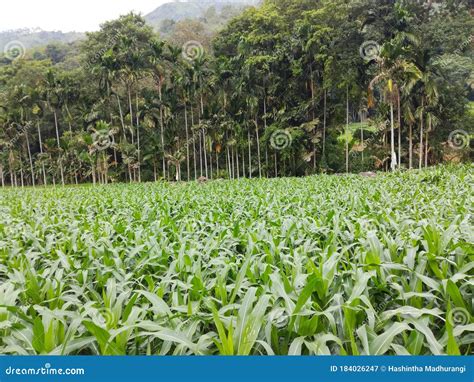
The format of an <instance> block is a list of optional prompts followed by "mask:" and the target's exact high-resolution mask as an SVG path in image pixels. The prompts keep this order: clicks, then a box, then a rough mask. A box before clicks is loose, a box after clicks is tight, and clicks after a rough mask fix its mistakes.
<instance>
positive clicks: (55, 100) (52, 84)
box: [44, 70, 65, 186]
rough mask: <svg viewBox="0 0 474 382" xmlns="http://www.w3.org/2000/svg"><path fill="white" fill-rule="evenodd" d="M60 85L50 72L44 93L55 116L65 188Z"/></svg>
mask: <svg viewBox="0 0 474 382" xmlns="http://www.w3.org/2000/svg"><path fill="white" fill-rule="evenodd" d="M60 86H61V85H60V83H59V81H58V79H57V77H56V74H55V73H54V71H53V70H48V72H47V73H46V78H45V83H44V91H45V96H46V103H47V105H48V107H49V109H50V110H51V112H52V113H53V115H54V127H55V131H56V143H57V148H58V163H59V169H60V173H61V183H62V185H63V186H64V184H65V182H64V168H63V163H62V156H61V141H60V138H59V121H58V110H59V109H61V106H62V103H63V100H62V94H61V87H60Z"/></svg>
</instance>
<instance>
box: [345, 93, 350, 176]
mask: <svg viewBox="0 0 474 382" xmlns="http://www.w3.org/2000/svg"><path fill="white" fill-rule="evenodd" d="M348 134H349V85H347V86H346V133H345V142H346V145H345V146H346V147H345V148H346V150H345V151H346V173H348V172H349V139H348Z"/></svg>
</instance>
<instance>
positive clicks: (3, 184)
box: [0, 164, 5, 188]
mask: <svg viewBox="0 0 474 382" xmlns="http://www.w3.org/2000/svg"><path fill="white" fill-rule="evenodd" d="M0 178H1V179H2V188H5V174H4V172H3V165H1V164H0Z"/></svg>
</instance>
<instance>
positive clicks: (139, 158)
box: [107, 92, 142, 183]
mask: <svg viewBox="0 0 474 382" xmlns="http://www.w3.org/2000/svg"><path fill="white" fill-rule="evenodd" d="M135 103H136V110H135V111H136V113H135V114H136V119H137V161H138V182H139V183H141V182H142V164H141V155H140V149H141V147H140V115H139V113H138V92H137V93H136V94H135ZM107 167H108V166H107Z"/></svg>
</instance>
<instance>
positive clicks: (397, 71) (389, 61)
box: [369, 44, 421, 171]
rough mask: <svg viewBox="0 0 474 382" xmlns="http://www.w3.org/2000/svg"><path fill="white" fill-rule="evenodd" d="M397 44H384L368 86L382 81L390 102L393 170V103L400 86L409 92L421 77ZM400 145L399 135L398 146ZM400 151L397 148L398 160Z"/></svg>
mask: <svg viewBox="0 0 474 382" xmlns="http://www.w3.org/2000/svg"><path fill="white" fill-rule="evenodd" d="M397 49H398V46H394V45H391V44H387V45H384V49H383V51H382V55H381V57H379V58H378V60H377V63H378V66H379V73H378V74H377V75H376V76H375V77H374V78H373V79H372V81H371V82H370V85H369V88H370V90H371V91H372V90H373V89H374V86H375V85H376V84H379V83H383V85H384V87H383V90H384V91H385V92H386V94H387V98H388V99H389V102H390V137H391V144H390V153H391V162H390V163H391V164H390V168H391V170H392V171H394V170H395V169H396V167H397V154H396V152H395V119H394V104H395V103H396V102H397V103H399V99H400V91H401V89H402V88H404V89H405V91H406V92H409V91H410V90H411V89H412V88H413V86H414V85H415V83H416V82H417V81H418V79H420V78H421V72H420V70H419V69H418V67H417V66H416V65H415V64H413V63H411V62H408V61H406V60H405V59H403V58H402V57H401V56H400V55H399V54H398V50H397ZM398 110H399V118H398V120H399V129H401V126H400V123H401V114H400V106H398ZM400 146H401V136H400V137H399V147H400ZM400 155H401V151H400V150H399V158H398V160H400V159H401V158H400Z"/></svg>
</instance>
